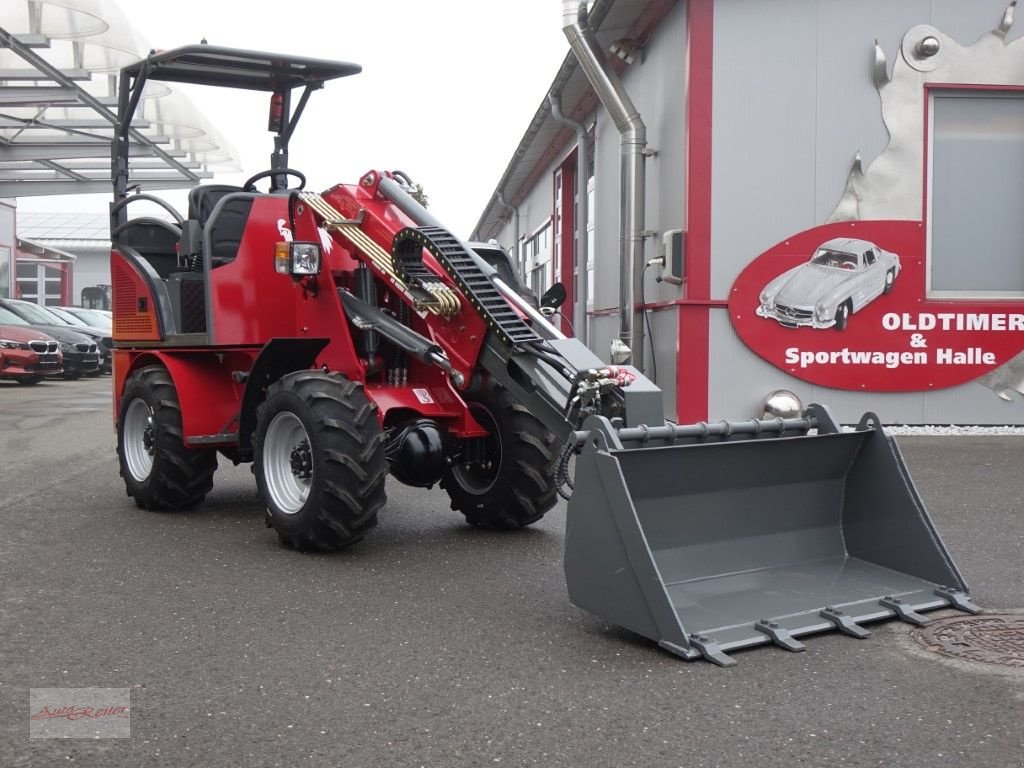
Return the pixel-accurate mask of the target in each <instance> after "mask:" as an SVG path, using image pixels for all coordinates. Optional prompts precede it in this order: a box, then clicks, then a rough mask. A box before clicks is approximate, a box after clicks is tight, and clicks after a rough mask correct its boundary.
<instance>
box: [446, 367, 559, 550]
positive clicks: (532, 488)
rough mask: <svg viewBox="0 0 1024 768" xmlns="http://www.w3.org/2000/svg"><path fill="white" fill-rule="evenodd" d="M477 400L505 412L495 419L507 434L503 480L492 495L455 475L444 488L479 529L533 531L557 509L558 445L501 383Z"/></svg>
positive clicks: (450, 473)
mask: <svg viewBox="0 0 1024 768" xmlns="http://www.w3.org/2000/svg"><path fill="white" fill-rule="evenodd" d="M472 399H474V398H470V400H472ZM475 399H476V401H477V402H479V403H480V404H482V405H485V407H487V408H488V409H489V410H491V409H493V410H496V411H498V412H499V413H498V414H495V418H496V419H497V420H498V424H499V429H500V431H501V432H503V434H502V435H500V437H499V439H500V440H501V441H502V463H501V465H500V466H499V469H498V476H497V477H496V479H495V482H494V484H493V485H492V486H491V487H490V488H488V489H487V490H486V491H484V492H475V491H474V489H471V488H468V487H467V486H466V485H464V484H463V483H462V482H461V481H460V479H459V476H458V473H457V471H456V470H455V469H451V470H449V471H448V472H447V473H446V474H445V476H444V477H443V478H442V480H441V487H442V488H444V490H445V491H447V492H448V495H449V496H450V497H451V507H452V509H453V510H456V511H459V512H462V514H463V515H464V516H465V518H466V522H467V523H469V524H470V525H472V526H474V527H477V528H485V529H490V530H516V529H519V528H523V527H525V526H528V525H531V524H532V523H535V522H537V521H538V520H540V519H541V518H542V517H543V516H544V514H545V513H546V512H547V511H548V510H549V509H551V508H552V507H553V506H554V505H555V501H556V487H555V478H554V474H555V462H556V461H557V455H558V450H557V443H558V439H557V438H556V437H555V435H554V434H552V433H551V432H549V431H548V429H547V428H546V427H545V426H544V424H543V423H542V422H541V421H540V419H538V418H537V417H536V416H534V415H533V414H532V413H531V412H530V411H529V409H527V408H525V407H524V406H523V405H522V404H521V403H519V402H517V401H516V400H515V399H514V398H513V397H512V394H511V393H510V392H509V391H508V390H506V389H505V388H504V387H502V386H501V385H499V384H497V383H494V382H491V383H489V384H488V385H487V386H486V387H485V389H483V390H482V391H481V392H480V393H479V394H478V395H477V396H475Z"/></svg>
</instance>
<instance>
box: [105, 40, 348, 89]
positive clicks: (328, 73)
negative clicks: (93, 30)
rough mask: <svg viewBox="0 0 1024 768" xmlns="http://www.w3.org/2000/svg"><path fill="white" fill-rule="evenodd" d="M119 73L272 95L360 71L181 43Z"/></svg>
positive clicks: (329, 63)
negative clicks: (268, 92)
mask: <svg viewBox="0 0 1024 768" xmlns="http://www.w3.org/2000/svg"><path fill="white" fill-rule="evenodd" d="M122 71H123V72H125V73H127V74H128V75H130V76H131V77H138V76H139V75H141V74H142V73H143V72H145V75H146V79H148V80H164V81H167V82H174V83H196V84H198V85H215V86H222V87H225V88H244V89H246V90H252V91H277V90H287V89H290V88H295V87H298V86H303V85H314V86H317V85H319V84H322V83H323V82H324V81H326V80H333V79H335V78H338V77H346V76H348V75H355V74H358V73H359V72H361V71H362V67H360V66H359V65H358V64H351V63H349V62H345V61H326V60H324V59H309V58H305V57H303V56H288V55H285V54H276V53H266V52H265V51H246V50H241V49H238V48H221V47H218V46H213V45H186V46H183V47H181V48H175V49H173V50H170V51H161V52H159V53H153V54H150V55H149V56H148V57H146V58H145V59H142V60H141V61H138V62H136V63H135V64H132V65H131V66H128V67H125V68H124V70H122Z"/></svg>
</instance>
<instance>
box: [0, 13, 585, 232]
mask: <svg viewBox="0 0 1024 768" xmlns="http://www.w3.org/2000/svg"><path fill="white" fill-rule="evenodd" d="M108 2H109V0H108ZM119 4H120V6H121V8H122V10H123V11H124V13H125V15H126V16H127V17H128V18H129V19H130V21H131V22H132V24H133V26H134V27H135V28H136V29H137V30H138V31H139V32H140V33H141V34H142V35H143V36H144V37H145V38H146V40H148V42H149V44H150V46H152V47H154V48H164V49H166V48H173V47H176V46H179V45H185V44H188V43H196V42H199V41H200V39H202V38H203V37H206V39H207V41H208V42H209V43H210V44H211V45H225V46H231V47H238V48H255V49H261V50H270V51H279V52H282V53H293V54H298V55H306V56H312V57H316V58H326V59H339V60H342V61H352V62H355V63H357V64H360V65H362V67H363V72H362V74H360V75H356V76H354V77H350V78H346V79H341V80H337V81H334V82H332V83H329V84H328V85H327V86H326V87H325V88H324V89H323V90H322V91H319V92H317V93H314V94H313V96H312V98H311V99H310V104H309V106H308V107H307V109H306V111H305V113H304V115H303V118H302V120H301V122H300V123H299V127H298V129H297V131H296V133H295V135H294V137H293V139H292V143H291V148H290V149H291V156H290V165H291V166H292V167H294V168H297V169H298V170H300V171H302V172H303V173H305V174H306V176H307V177H308V179H309V183H308V185H307V188H311V189H314V190H323V189H326V188H327V187H330V186H332V185H333V184H336V183H339V182H346V183H354V182H355V181H357V180H358V178H359V177H360V176H361V175H362V174H363V173H364V172H365V171H367V170H370V169H371V168H376V169H380V170H390V169H400V170H402V171H405V172H406V173H407V174H408V175H409V176H411V177H412V178H413V180H414V181H417V182H419V183H421V184H422V185H423V186H424V188H425V190H426V193H427V195H428V196H429V198H430V208H431V210H432V211H433V213H434V214H435V215H436V216H437V217H438V218H439V219H441V221H443V222H444V223H445V224H446V226H448V228H450V229H451V230H453V231H454V232H455V233H456V234H458V235H459V236H461V237H466V236H468V235H469V234H470V231H471V230H472V228H473V226H474V225H475V224H476V221H477V218H478V217H479V215H480V213H481V212H482V211H483V208H484V206H485V205H486V203H487V201H488V199H489V197H490V194H491V193H492V192H493V190H494V187H495V185H496V184H497V182H498V179H499V178H500V176H501V173H502V172H503V171H504V169H505V166H506V165H507V164H508V161H509V158H510V157H511V156H512V152H513V151H514V150H515V148H516V145H517V144H518V142H519V139H520V138H521V137H522V135H523V133H524V132H525V130H526V128H527V126H528V125H529V122H530V119H531V118H532V117H533V114H534V112H535V110H536V108H537V106H538V105H539V104H540V102H541V100H542V99H543V98H544V96H545V93H546V92H547V88H548V86H549V85H550V84H551V81H552V80H553V79H554V76H555V73H556V71H557V69H558V66H559V65H560V64H561V62H562V60H563V59H564V57H565V55H566V53H567V52H568V50H569V48H568V43H567V42H566V40H565V37H564V35H563V34H562V31H561V24H560V22H561V12H560V11H561V7H560V4H559V3H558V2H557V1H556V0H374V2H352V1H351V0H302V1H301V2H294V1H293V2H285V3H255V2H250V1H248V0H174V2H171V3H168V2H166V0H120V2H119ZM187 92H188V94H189V96H190V97H191V98H192V100H193V101H194V102H195V104H196V105H197V106H198V107H199V108H200V110H201V111H202V112H203V113H204V114H205V116H206V117H207V119H209V120H210V121H212V122H213V123H214V124H215V125H216V126H217V127H218V128H219V129H220V131H221V132H222V133H223V134H224V135H225V136H226V137H227V138H228V140H229V141H230V142H231V143H232V144H233V145H234V147H235V149H236V150H237V151H238V154H239V155H240V158H241V164H242V168H243V170H244V171H245V173H243V174H238V175H229V174H218V176H217V179H216V180H217V181H219V182H223V183H240V181H241V180H242V179H243V178H245V177H246V176H248V175H251V174H253V173H255V172H257V171H260V170H263V169H265V168H267V167H268V166H269V155H270V150H271V147H272V138H271V136H272V135H271V134H270V133H268V132H267V131H266V130H265V129H266V119H267V96H266V95H265V94H258V93H242V92H234V91H229V90H226V89H210V88H205V89H204V88H199V89H188V91H187ZM158 194H163V195H164V196H165V197H167V198H168V199H171V200H173V201H174V202H175V204H176V205H178V206H179V207H180V208H184V203H183V201H184V193H180V194H178V193H173V192H171V193H158ZM109 199H110V198H109V196H97V195H88V196H86V195H82V196H74V197H70V198H69V197H61V198H54V197H50V198H43V197H37V198H27V197H26V198H20V199H19V201H18V205H19V207H20V208H21V209H22V210H32V211H52V210H60V211H69V212H70V211H76V212H77V211H96V212H103V211H105V210H106V204H107V202H108V201H109ZM183 212H184V211H183Z"/></svg>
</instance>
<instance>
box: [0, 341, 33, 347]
mask: <svg viewBox="0 0 1024 768" xmlns="http://www.w3.org/2000/svg"><path fill="white" fill-rule="evenodd" d="M28 348H29V347H28V342H25V341H11V340H10V339H0V349H28Z"/></svg>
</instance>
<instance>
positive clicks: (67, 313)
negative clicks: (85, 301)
mask: <svg viewBox="0 0 1024 768" xmlns="http://www.w3.org/2000/svg"><path fill="white" fill-rule="evenodd" d="M47 309H48V310H50V311H51V312H53V313H55V314H57V315H60V316H61V317H63V318H65V319H70V320H73V321H78V323H79V324H81V325H88V326H91V327H93V328H99V329H100V330H105V331H106V332H107V334H108V335H109V334H110V331H111V328H112V327H113V325H114V320H113V318H112V317H111V316H110V315H107V314H104V313H103V312H98V311H96V310H95V309H85V308H84V307H47Z"/></svg>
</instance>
